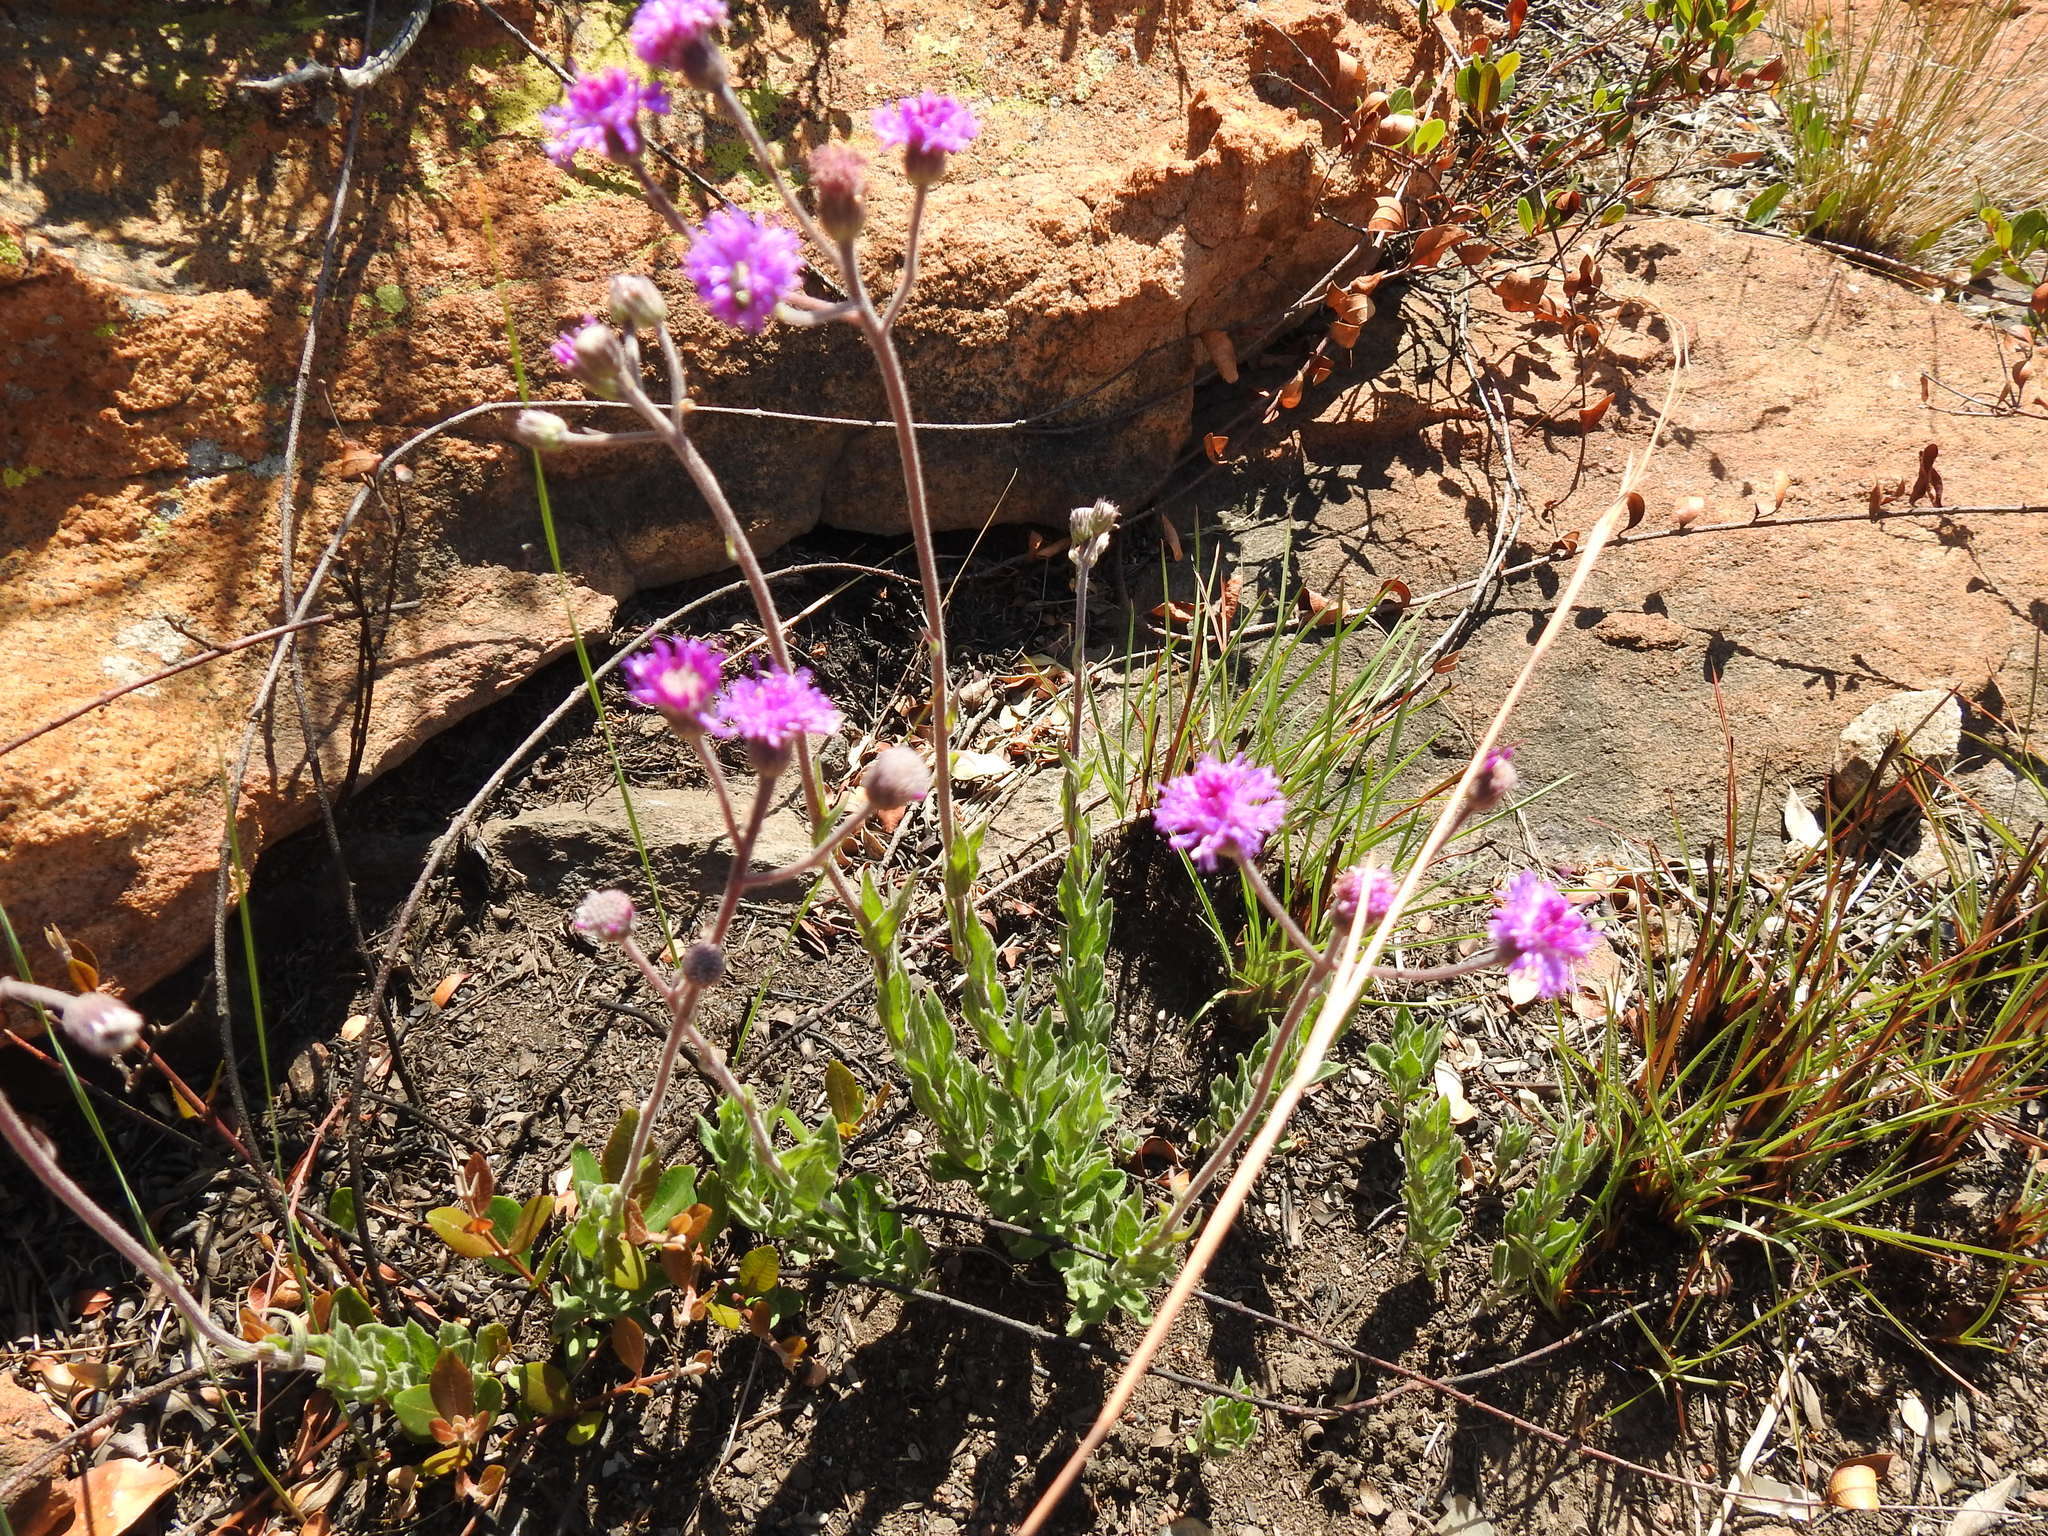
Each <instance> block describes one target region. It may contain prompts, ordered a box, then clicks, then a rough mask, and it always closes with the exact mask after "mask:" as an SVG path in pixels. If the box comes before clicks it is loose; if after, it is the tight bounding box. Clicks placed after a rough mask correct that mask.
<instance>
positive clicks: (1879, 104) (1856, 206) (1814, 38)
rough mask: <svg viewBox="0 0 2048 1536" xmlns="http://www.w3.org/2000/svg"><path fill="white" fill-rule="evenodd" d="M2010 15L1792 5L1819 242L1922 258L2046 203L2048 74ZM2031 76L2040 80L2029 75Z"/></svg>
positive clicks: (1789, 81)
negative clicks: (1984, 222) (1972, 230)
mask: <svg viewBox="0 0 2048 1536" xmlns="http://www.w3.org/2000/svg"><path fill="white" fill-rule="evenodd" d="M2012 11H2013V7H2012V6H2010V5H1994V4H1961V5H1957V4H1934V5H1909V4H1901V3H1899V0H1787V3H1786V4H1785V5H1784V6H1783V7H1782V9H1781V11H1780V22H1781V25H1782V26H1783V27H1784V29H1785V31H1786V33H1787V34H1788V35H1787V36H1786V38H1785V41H1786V43H1787V45H1788V47H1789V48H1790V49H1791V50H1792V52H1793V54H1794V57H1795V58H1797V59H1799V60H1800V61H1801V62H1802V63H1803V65H1804V67H1803V68H1802V67H1797V66H1795V68H1794V69H1793V70H1792V71H1791V72H1790V73H1788V75H1787V76H1786V79H1785V85H1784V100H1785V104H1786V109H1787V116H1788V119H1789V121H1790V128H1791V136H1792V139H1793V163H1794V168H1793V174H1792V184H1793V189H1794V195H1795V200H1796V202H1797V204H1798V206H1799V207H1801V208H1802V209H1803V210H1804V211H1805V213H1806V215H1807V218H1808V220H1809V221H1810V228H1809V230H1808V233H1811V234H1820V235H1825V236H1827V237H1829V238H1831V239H1835V240H1840V241H1843V242H1845V243H1848V244H1851V245H1859V246H1866V247H1869V248H1871V249H1875V250H1880V251H1886V252H1890V253H1891V254H1894V255H1916V254H1919V253H1922V252H1925V251H1927V250H1928V249H1929V248H1931V247H1933V246H1934V245H1936V243H1937V242H1938V241H1939V240H1940V239H1941V237H1942V236H1943V235H1944V234H1946V233H1947V232H1948V231H1950V230H1952V229H1954V228H1955V227H1956V226H1957V225H1959V224H1961V223H1962V222H1963V221H1964V220H1966V219H1968V218H1970V217H1971V215H1972V214H1973V212H1974V211H1975V209H1974V199H1975V198H1976V197H1977V196H1979V195H1982V196H1983V197H1985V198H1988V199H1989V200H1990V201H1992V202H1994V203H1997V204H1999V205H2001V206H2003V207H2008V208H2015V207H2031V206H2034V205H2036V204H2038V203H2040V202H2042V201H2044V200H2048V136H2044V134H2043V132H2042V128H2041V125H2042V123H2043V122H2048V72H2044V71H2042V70H2041V69H2040V68H2039V66H2038V62H2037V61H2035V60H2030V59H2029V58H2028V56H2027V52H2026V39H2025V34H2024V31H2023V29H2022V28H2021V27H2019V26H2016V25H2014V22H2013V18H2012ZM2030 66H2031V67H2030Z"/></svg>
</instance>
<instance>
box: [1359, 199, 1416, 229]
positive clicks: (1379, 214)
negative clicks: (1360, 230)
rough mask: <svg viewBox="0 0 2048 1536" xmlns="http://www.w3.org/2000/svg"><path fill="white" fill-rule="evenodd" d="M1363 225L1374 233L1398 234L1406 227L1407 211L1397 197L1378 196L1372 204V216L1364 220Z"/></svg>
mask: <svg viewBox="0 0 2048 1536" xmlns="http://www.w3.org/2000/svg"><path fill="white" fill-rule="evenodd" d="M1365 227H1366V228H1367V229H1368V230H1370V231H1371V232H1372V233H1373V234H1376V235H1398V234H1399V233H1400V232H1401V231H1402V230H1404V229H1406V228H1407V227H1408V211H1407V210H1406V209H1405V208H1403V207H1402V206H1401V199H1399V198H1398V197H1382V198H1379V199H1377V200H1375V201H1374V203H1373V205H1372V216H1371V217H1370V218H1368V219H1367V220H1366V221H1365Z"/></svg>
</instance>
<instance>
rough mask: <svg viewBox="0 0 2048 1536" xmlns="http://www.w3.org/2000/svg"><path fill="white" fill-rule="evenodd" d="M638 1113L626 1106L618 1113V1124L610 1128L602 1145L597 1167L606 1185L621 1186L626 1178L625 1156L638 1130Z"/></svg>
mask: <svg viewBox="0 0 2048 1536" xmlns="http://www.w3.org/2000/svg"><path fill="white" fill-rule="evenodd" d="M639 1126H640V1111H639V1110H638V1109H637V1108H636V1107H635V1106H633V1105H631V1104H628V1105H627V1106H626V1107H625V1108H624V1109H622V1110H620V1111H619V1122H618V1124H617V1125H614V1126H613V1127H612V1133H611V1135H610V1136H609V1137H608V1138H607V1139H606V1141H605V1144H604V1159H603V1161H602V1162H601V1163H600V1164H599V1165H598V1166H599V1170H600V1171H601V1172H602V1173H603V1174H604V1182H605V1183H607V1184H623V1183H624V1182H625V1178H626V1154H627V1153H629V1152H631V1151H632V1150H633V1132H634V1131H636V1130H637V1129H639Z"/></svg>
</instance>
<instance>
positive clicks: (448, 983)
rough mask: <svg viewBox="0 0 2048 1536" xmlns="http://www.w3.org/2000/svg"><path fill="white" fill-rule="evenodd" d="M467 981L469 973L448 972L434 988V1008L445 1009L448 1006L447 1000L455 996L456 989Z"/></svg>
mask: <svg viewBox="0 0 2048 1536" xmlns="http://www.w3.org/2000/svg"><path fill="white" fill-rule="evenodd" d="M467 980H469V972H467V971H450V972H449V973H448V974H447V975H446V976H443V977H442V978H441V980H440V982H439V983H438V984H437V985H436V986H435V988H434V1006H435V1008H437V1009H439V1008H446V1007H447V1006H448V999H450V998H451V997H453V996H454V995H455V990H456V988H458V987H460V986H461V985H462V984H463V983H464V982H465V981H467Z"/></svg>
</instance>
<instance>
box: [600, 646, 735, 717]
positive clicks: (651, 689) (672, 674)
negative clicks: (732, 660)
mask: <svg viewBox="0 0 2048 1536" xmlns="http://www.w3.org/2000/svg"><path fill="white" fill-rule="evenodd" d="M724 665H725V656H724V653H723V652H721V651H720V650H719V649H718V647H717V646H715V645H707V644H705V643H704V642H703V641H702V640H678V639H675V638H674V637H672V636H669V635H662V636H658V637H657V638H655V639H653V640H650V641H649V642H648V643H647V646H646V648H645V649H643V650H639V651H635V652H634V653H633V654H632V655H631V656H628V657H627V658H626V659H625V660H624V661H623V662H621V663H619V670H620V671H621V672H623V673H625V674H626V692H627V694H628V695H629V696H630V697H631V698H632V700H633V702H634V703H635V704H644V705H646V706H647V707H648V708H649V709H652V710H658V711H660V712H661V714H662V715H663V716H664V717H666V718H667V720H668V723H669V724H670V725H672V726H674V727H675V728H676V729H677V730H679V731H681V732H683V733H684V734H685V735H690V736H694V735H696V734H697V733H699V732H700V731H704V730H708V729H710V727H711V704H712V699H713V696H714V695H716V694H717V692H718V684H719V680H720V678H721V677H722V676H723V675H724V674H723V668H724Z"/></svg>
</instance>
